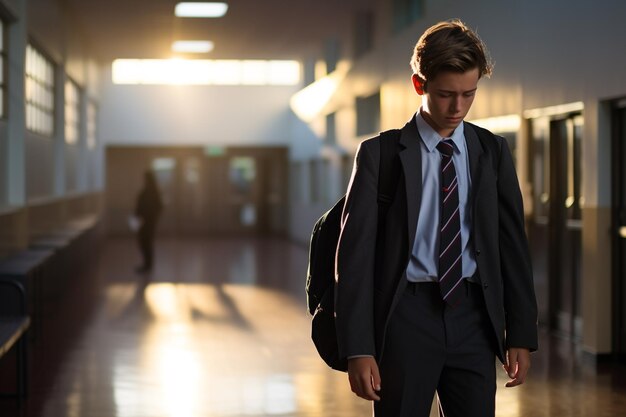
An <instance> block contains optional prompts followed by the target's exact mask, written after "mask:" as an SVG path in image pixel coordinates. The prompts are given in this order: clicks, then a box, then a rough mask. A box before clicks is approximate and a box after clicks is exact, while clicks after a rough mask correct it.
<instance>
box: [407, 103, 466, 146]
mask: <svg viewBox="0 0 626 417" xmlns="http://www.w3.org/2000/svg"><path fill="white" fill-rule="evenodd" d="M421 110H422V109H421V108H420V109H419V110H418V111H417V113H416V114H415V123H416V124H417V131H418V132H419V134H420V136H421V138H422V141H423V142H424V145H426V149H428V152H433V151H434V150H435V148H436V147H437V144H438V143H439V142H440V141H441V140H442V139H452V142H453V143H454V147H455V151H456V152H460V153H463V151H464V149H465V146H463V142H464V140H465V135H464V134H463V129H464V126H463V124H464V123H465V122H461V123H460V124H459V125H458V126H457V127H456V129H454V132H452V136H450V138H442V137H441V136H440V135H439V133H437V132H435V129H433V128H432V127H431V126H430V125H429V124H428V122H426V120H424V118H423V117H422V113H421Z"/></svg>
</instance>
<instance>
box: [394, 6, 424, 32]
mask: <svg viewBox="0 0 626 417" xmlns="http://www.w3.org/2000/svg"><path fill="white" fill-rule="evenodd" d="M392 16H393V26H392V27H393V31H394V32H400V31H401V30H402V29H404V28H406V27H408V26H409V25H411V23H413V22H415V21H416V20H417V19H419V18H420V17H421V16H422V0H393V14H392Z"/></svg>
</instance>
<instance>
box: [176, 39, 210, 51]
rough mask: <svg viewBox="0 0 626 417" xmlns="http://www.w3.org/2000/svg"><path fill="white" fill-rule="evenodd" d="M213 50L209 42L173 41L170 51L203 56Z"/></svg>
mask: <svg viewBox="0 0 626 417" xmlns="http://www.w3.org/2000/svg"><path fill="white" fill-rule="evenodd" d="M213 48H214V45H213V42H211V41H175V42H172V51H174V52H187V53H193V54H204V53H207V52H211V51H212V50H213Z"/></svg>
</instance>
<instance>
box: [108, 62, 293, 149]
mask: <svg viewBox="0 0 626 417" xmlns="http://www.w3.org/2000/svg"><path fill="white" fill-rule="evenodd" d="M101 73H102V89H101V90H102V94H103V95H102V102H101V107H100V126H101V131H100V133H101V137H102V138H103V140H104V142H105V143H106V144H132V145H169V146H175V145H176V144H181V145H191V144H195V145H197V144H200V145H224V146H227V145H284V144H289V143H290V142H291V140H292V137H291V130H290V129H291V125H292V124H293V123H295V122H297V121H296V119H295V118H294V116H293V114H292V113H291V111H290V110H289V107H288V105H287V103H288V101H289V98H290V97H291V95H292V94H293V93H295V92H296V91H297V89H298V88H297V87H281V86H276V87H266V86H248V87H240V86H152V85H115V84H113V83H112V81H111V68H110V66H105V67H102V68H101Z"/></svg>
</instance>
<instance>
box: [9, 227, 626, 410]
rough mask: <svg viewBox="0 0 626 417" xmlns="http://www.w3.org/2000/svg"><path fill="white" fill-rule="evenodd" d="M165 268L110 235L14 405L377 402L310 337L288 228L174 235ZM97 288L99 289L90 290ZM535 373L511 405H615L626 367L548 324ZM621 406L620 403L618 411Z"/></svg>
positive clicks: (302, 261)
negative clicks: (210, 236)
mask: <svg viewBox="0 0 626 417" xmlns="http://www.w3.org/2000/svg"><path fill="white" fill-rule="evenodd" d="M157 255H158V256H157V265H156V268H155V270H154V273H153V274H151V275H146V276H139V275H136V274H134V273H133V272H132V270H133V265H134V264H135V261H136V259H137V256H136V250H135V247H134V242H133V241H132V240H124V239H118V240H111V241H109V242H107V244H106V246H105V248H104V251H103V253H102V256H101V260H100V263H99V264H98V265H97V266H95V268H94V271H93V272H92V275H90V276H89V277H88V278H89V280H86V281H84V283H85V284H86V283H90V284H93V285H94V286H95V288H96V290H97V291H93V292H89V291H85V290H83V289H82V288H81V287H78V288H75V292H74V294H73V295H72V296H71V297H70V300H69V301H68V302H67V305H66V306H65V308H64V309H62V310H61V311H60V312H59V313H58V314H57V315H55V316H54V317H50V318H49V320H50V323H51V325H50V327H49V329H50V330H49V331H48V332H49V333H48V334H47V335H45V337H44V339H45V343H39V342H38V344H36V345H35V347H36V348H37V352H35V353H34V355H33V356H34V361H33V366H32V370H31V372H32V375H31V390H30V396H29V398H28V400H27V401H26V403H25V404H24V406H23V407H22V408H20V409H17V407H16V406H15V402H14V401H13V400H6V399H2V400H0V416H2V417H5V416H6V417H11V416H21V417H65V416H70V417H74V416H76V417H78V416H80V417H92V416H93V417H141V416H146V417H161V416H162V417H222V416H253V417H254V416H290V417H292V416H293V417H303V416H306V417H322V416H324V417H356V416H367V415H371V408H370V405H369V404H368V403H367V402H364V401H361V400H359V399H357V398H355V397H354V396H353V395H352V393H351V392H350V390H349V387H348V383H347V380H346V376H345V375H344V374H341V373H337V372H334V371H331V370H329V369H328V368H327V367H326V366H325V365H324V364H323V363H322V361H321V360H320V359H319V358H318V356H317V354H316V352H315V350H314V347H313V345H312V343H311V342H310V339H309V330H310V319H309V317H308V316H307V314H306V308H305V305H304V299H303V286H304V271H305V267H306V251H305V249H304V248H302V247H299V246H295V245H293V244H290V243H288V242H285V241H283V240H277V239H265V240H262V239H226V240H215V241H207V240H201V239H189V240H176V239H170V240H162V241H160V242H159V243H158V249H157ZM90 294H91V295H90ZM541 346H542V350H541V351H540V352H538V353H536V354H535V355H534V356H533V367H532V369H531V375H530V378H529V381H528V383H527V384H526V385H524V386H523V387H521V388H518V389H506V388H504V383H505V382H506V376H505V374H504V372H499V374H498V375H499V378H498V386H499V390H498V396H497V410H498V412H497V415H498V416H499V417H527V416H528V417H531V416H532V417H542V416H546V417H547V416H604V415H606V416H616V415H624V414H625V413H624V411H623V410H626V383H625V379H624V367H623V366H621V365H616V364H612V365H610V366H604V367H600V368H598V370H597V371H596V370H595V369H594V368H592V367H589V366H588V365H585V364H584V363H583V362H582V361H580V360H579V358H580V353H579V352H578V351H577V349H576V348H575V346H573V345H572V344H570V343H568V342H566V341H561V340H559V339H556V338H554V337H549V336H548V335H547V334H545V333H543V334H542V335H541ZM620 413H621V414H620Z"/></svg>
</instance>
